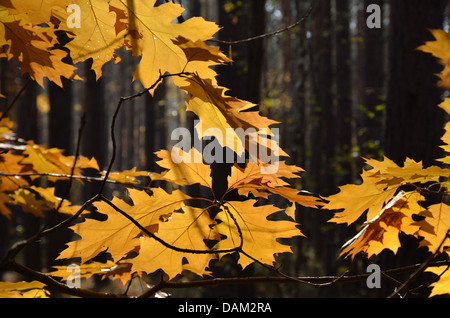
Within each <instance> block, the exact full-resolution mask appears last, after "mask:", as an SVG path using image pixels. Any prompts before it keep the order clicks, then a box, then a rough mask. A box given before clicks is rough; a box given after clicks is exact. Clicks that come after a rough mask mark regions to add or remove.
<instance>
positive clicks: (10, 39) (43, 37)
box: [0, 10, 80, 87]
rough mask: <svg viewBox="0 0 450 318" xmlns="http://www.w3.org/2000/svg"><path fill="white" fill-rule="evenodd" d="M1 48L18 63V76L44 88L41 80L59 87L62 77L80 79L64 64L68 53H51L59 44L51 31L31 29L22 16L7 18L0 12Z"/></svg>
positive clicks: (6, 14) (35, 27)
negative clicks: (5, 46) (27, 78)
mask: <svg viewBox="0 0 450 318" xmlns="http://www.w3.org/2000/svg"><path fill="white" fill-rule="evenodd" d="M0 21H1V23H0V45H7V46H8V48H7V49H6V51H4V55H5V56H6V57H7V58H8V59H11V58H14V59H16V60H18V61H20V62H21V68H20V69H21V73H22V74H24V73H28V74H29V75H30V76H31V78H32V79H34V80H36V81H37V82H38V83H39V85H41V86H42V87H44V82H43V81H44V77H47V78H48V79H49V80H50V81H52V82H54V83H55V84H57V85H59V86H60V87H62V82H61V77H65V78H69V79H80V77H79V76H78V75H76V74H75V73H74V71H75V67H74V66H72V65H69V64H66V63H65V62H63V59H64V58H65V57H66V55H67V52H65V51H63V50H60V49H54V48H53V47H54V46H55V45H56V44H57V43H58V41H57V39H56V35H55V33H54V31H53V29H51V28H48V27H39V26H33V25H31V23H30V21H29V20H28V16H27V15H26V14H25V13H21V14H18V15H10V14H9V13H8V11H7V10H0Z"/></svg>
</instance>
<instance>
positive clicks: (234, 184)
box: [226, 161, 323, 207]
mask: <svg viewBox="0 0 450 318" xmlns="http://www.w3.org/2000/svg"><path fill="white" fill-rule="evenodd" d="M277 166H278V167H277V172H276V173H273V174H266V173H264V169H262V166H261V164H260V163H252V162H247V164H246V166H245V167H244V168H241V167H239V165H234V166H233V167H232V168H231V174H230V176H229V177H228V190H227V191H226V192H227V193H228V192H231V191H232V190H234V189H236V190H238V193H239V194H241V195H246V196H248V194H249V193H250V192H251V193H252V194H253V195H254V196H256V197H264V198H267V197H268V196H267V193H266V192H261V191H260V190H263V191H264V190H265V191H268V192H270V193H272V194H275V195H279V196H281V197H284V198H285V199H288V200H289V201H291V202H296V203H298V204H301V205H303V206H308V207H317V206H321V205H323V203H322V202H321V201H320V200H319V199H318V198H316V197H314V196H312V195H310V194H309V193H308V194H306V193H305V192H304V191H301V190H297V189H295V188H292V187H291V186H290V185H289V183H287V182H286V181H284V180H283V179H282V178H286V179H295V178H300V176H299V175H297V173H299V172H302V171H304V170H303V169H302V168H300V167H297V166H293V165H287V164H286V163H285V162H284V161H280V162H277ZM300 193H302V194H300Z"/></svg>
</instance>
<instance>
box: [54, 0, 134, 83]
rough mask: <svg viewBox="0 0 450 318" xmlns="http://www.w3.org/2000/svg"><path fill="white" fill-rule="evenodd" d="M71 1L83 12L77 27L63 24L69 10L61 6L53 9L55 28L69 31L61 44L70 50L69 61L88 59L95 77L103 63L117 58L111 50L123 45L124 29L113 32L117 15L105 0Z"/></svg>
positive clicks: (100, 72)
mask: <svg viewBox="0 0 450 318" xmlns="http://www.w3.org/2000/svg"><path fill="white" fill-rule="evenodd" d="M71 3H72V4H75V5H78V6H79V7H80V11H81V12H82V14H83V15H82V21H80V24H81V25H80V28H72V27H69V26H68V25H67V21H68V18H69V15H70V14H71V13H68V12H67V11H66V8H65V7H64V8H63V9H58V10H55V11H54V12H53V16H54V17H56V18H57V19H58V20H59V21H60V25H59V29H60V30H66V31H69V37H71V38H72V40H71V41H70V42H69V43H67V44H66V45H65V47H67V48H68V49H69V50H70V57H71V58H72V60H73V63H74V64H76V63H78V62H83V61H86V60H87V59H92V66H91V69H92V70H94V71H95V74H96V78H97V80H98V79H99V78H100V77H101V76H102V67H103V65H104V64H105V63H106V62H108V61H110V60H112V59H116V58H117V55H116V54H115V50H116V49H118V48H120V47H122V46H123V45H124V35H125V30H120V31H119V33H116V31H117V30H116V28H115V24H116V21H117V19H118V14H117V12H116V11H115V10H114V11H111V10H110V6H109V3H108V1H89V0H75V1H71ZM116 10H117V9H116Z"/></svg>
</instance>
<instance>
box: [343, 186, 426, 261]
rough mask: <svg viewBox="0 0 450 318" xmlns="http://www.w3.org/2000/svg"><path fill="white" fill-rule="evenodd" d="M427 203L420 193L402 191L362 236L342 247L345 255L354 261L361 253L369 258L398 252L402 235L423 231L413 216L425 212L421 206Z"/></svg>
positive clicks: (366, 228)
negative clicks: (420, 202)
mask: <svg viewBox="0 0 450 318" xmlns="http://www.w3.org/2000/svg"><path fill="white" fill-rule="evenodd" d="M423 200H424V198H423V197H422V196H421V195H420V194H419V193H417V192H409V193H406V192H403V191H400V192H399V193H398V194H397V195H396V196H395V197H394V198H393V199H392V200H391V201H389V203H388V204H386V206H385V207H384V208H383V209H382V210H381V212H380V214H378V215H377V216H375V217H374V218H373V219H371V220H369V221H367V222H365V224H364V226H363V228H362V229H361V230H360V231H359V233H358V234H357V235H356V236H355V237H353V238H352V239H350V240H349V241H348V242H347V243H345V244H344V245H343V246H342V248H341V256H342V255H347V256H351V258H352V259H353V258H354V257H355V256H356V254H358V253H359V252H364V253H366V254H367V257H368V258H369V257H371V256H372V255H377V254H379V253H380V252H381V251H383V250H384V249H389V250H391V251H393V252H394V253H397V250H398V248H399V247H400V239H399V236H398V235H399V233H400V232H403V233H405V234H409V235H415V234H417V232H418V231H419V228H420V226H419V225H417V224H414V221H413V219H412V216H413V214H419V212H420V211H423V210H424V208H422V207H421V206H420V204H419V203H418V202H419V201H423Z"/></svg>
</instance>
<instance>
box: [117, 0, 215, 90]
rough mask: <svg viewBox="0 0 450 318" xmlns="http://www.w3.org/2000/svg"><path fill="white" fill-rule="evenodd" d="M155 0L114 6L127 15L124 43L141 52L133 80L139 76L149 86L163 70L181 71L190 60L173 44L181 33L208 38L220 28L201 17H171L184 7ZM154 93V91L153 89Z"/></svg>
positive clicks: (120, 0) (136, 53) (134, 0)
mask: <svg viewBox="0 0 450 318" xmlns="http://www.w3.org/2000/svg"><path fill="white" fill-rule="evenodd" d="M155 1H156V0H150V1H148V0H131V1H125V0H113V1H111V2H110V5H111V6H112V7H115V8H118V9H120V10H123V11H125V12H126V13H127V17H128V34H127V36H126V38H125V43H126V45H127V47H128V48H129V49H131V50H132V52H133V56H134V57H138V56H142V58H141V60H140V62H139V65H138V67H137V68H136V71H135V72H134V80H139V81H140V82H141V83H142V85H144V87H150V86H151V85H152V84H153V83H155V82H156V80H157V79H158V78H159V75H160V74H164V73H166V72H168V73H172V74H175V73H180V72H182V71H183V70H184V68H185V66H186V63H187V62H188V61H187V58H186V54H185V53H184V51H183V49H182V48H181V47H179V46H178V45H176V44H174V43H173V41H176V40H177V38H178V37H180V36H181V37H183V38H186V39H190V40H192V41H194V42H195V41H197V40H202V41H204V40H208V39H210V38H211V37H212V36H213V35H214V34H215V33H216V32H217V31H218V30H219V28H218V26H217V25H216V24H214V23H212V22H206V21H205V20H203V19H202V18H199V17H195V18H191V19H189V20H187V21H185V22H183V23H179V24H174V23H172V21H173V20H174V19H176V18H177V17H179V16H180V15H181V14H182V12H183V11H184V9H183V8H182V7H181V6H180V5H178V4H175V3H172V2H168V3H164V4H162V5H159V6H155ZM150 93H152V92H150Z"/></svg>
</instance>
